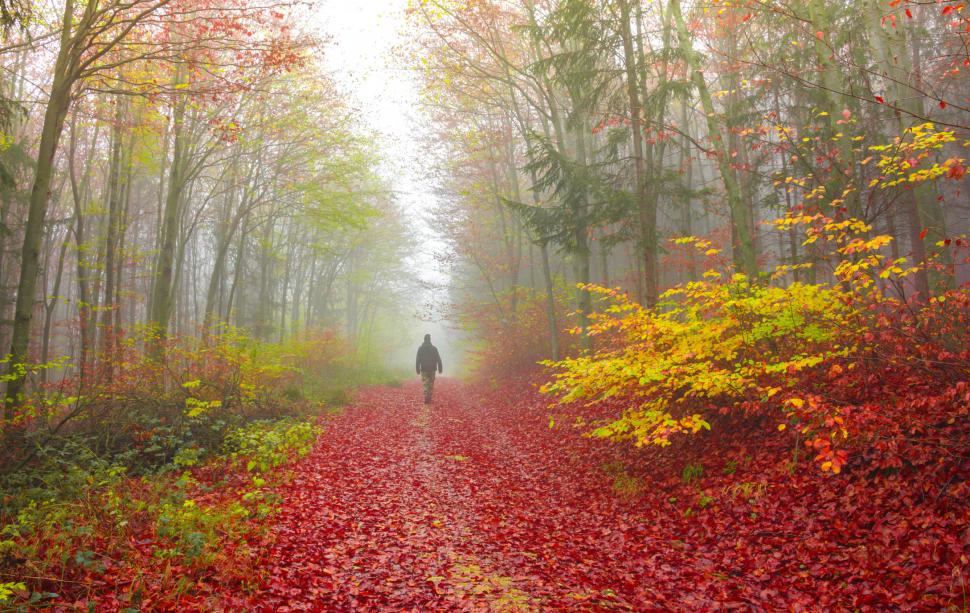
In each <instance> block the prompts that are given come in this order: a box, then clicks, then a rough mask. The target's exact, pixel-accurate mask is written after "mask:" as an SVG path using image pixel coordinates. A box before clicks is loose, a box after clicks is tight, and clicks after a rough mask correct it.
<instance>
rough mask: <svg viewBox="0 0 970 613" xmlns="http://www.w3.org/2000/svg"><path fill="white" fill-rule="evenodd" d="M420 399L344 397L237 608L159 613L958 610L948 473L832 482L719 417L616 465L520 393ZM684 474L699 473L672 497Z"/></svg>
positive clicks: (383, 392) (200, 600)
mask: <svg viewBox="0 0 970 613" xmlns="http://www.w3.org/2000/svg"><path fill="white" fill-rule="evenodd" d="M436 394H437V396H436V405H435V406H434V407H432V408H430V409H425V408H424V407H423V406H422V405H421V404H420V402H419V400H420V399H419V391H418V389H417V387H416V386H415V385H409V386H406V387H405V388H403V389H401V388H398V389H391V388H375V389H370V390H365V391H364V392H363V393H361V395H360V398H359V401H358V403H357V405H356V406H354V407H350V408H348V409H347V410H346V411H345V412H344V413H343V414H342V415H340V416H339V417H337V418H335V419H334V420H333V421H332V422H331V423H330V424H328V426H327V431H326V433H325V434H324V435H323V437H322V438H321V439H320V442H319V444H318V446H317V448H316V449H315V450H314V451H313V452H312V453H311V454H310V455H309V456H307V457H306V458H304V459H303V460H302V461H300V462H299V463H297V464H295V465H293V466H292V470H293V473H294V474H293V479H292V480H290V481H289V482H287V483H286V484H284V485H282V486H280V487H279V488H277V490H276V492H275V493H276V494H277V495H278V496H280V498H281V500H282V505H283V508H282V511H281V513H280V514H279V515H277V516H275V517H274V518H272V520H270V521H271V523H272V532H273V534H272V537H271V538H269V539H267V540H266V541H265V542H263V543H262V544H261V545H258V546H257V548H256V550H255V551H254V552H253V553H252V555H253V556H254V557H255V558H256V560H258V563H257V565H258V567H259V571H258V572H257V573H255V574H254V576H253V577H252V580H253V582H254V583H255V585H254V586H253V589H251V590H250V591H244V590H243V586H242V584H241V583H240V582H239V581H238V580H237V579H232V578H231V577H228V576H225V575H223V571H221V570H220V569H212V571H211V572H210V573H209V574H208V575H207V576H206V577H205V578H204V581H202V582H200V583H198V584H196V586H192V587H189V588H188V591H187V593H185V594H183V595H181V596H180V597H179V598H180V601H179V607H178V608H179V610H182V611H187V610H207V611H211V610H220V609H221V610H255V611H321V610H341V611H346V610H360V611H369V610H389V609H390V610H412V611H429V610H488V609H489V608H492V609H494V610H535V609H539V610H571V611H572V610H585V611H591V610H611V609H633V610H640V611H659V610H690V611H712V610H720V609H742V610H752V609H754V610H795V611H820V610H858V611H885V610H904V611H908V610H941V609H946V608H947V607H951V606H952V607H957V608H959V607H960V606H961V603H962V589H963V586H964V576H965V575H966V573H967V572H968V567H967V558H968V557H970V531H968V530H967V528H966V527H967V526H968V525H970V521H968V520H970V511H968V509H967V506H966V504H965V501H966V496H967V494H968V493H970V492H968V486H967V479H968V477H970V466H965V465H964V463H963V462H957V461H956V459H955V458H954V462H953V464H952V465H951V466H950V468H949V470H939V468H938V467H936V466H935V465H930V466H926V467H916V468H910V469H906V470H904V471H900V472H892V471H881V472H876V473H875V474H872V475H867V474H865V473H864V471H854V470H849V471H848V472H843V474H842V475H839V476H830V475H824V474H821V473H820V472H819V471H818V469H817V467H816V466H814V465H813V463H812V462H811V461H810V459H809V458H806V457H805V456H804V454H803V455H802V457H801V458H800V460H799V462H798V463H797V464H794V465H793V464H792V463H791V460H792V454H793V453H794V452H796V451H797V449H799V448H800V447H801V446H800V445H798V444H797V443H796V442H795V441H794V440H793V439H794V434H792V433H790V432H786V433H783V434H781V433H778V432H777V431H776V430H774V428H773V424H769V425H768V426H765V427H756V426H752V425H751V421H750V420H745V419H741V418H738V417H736V416H727V417H724V418H723V419H724V420H725V421H726V422H728V423H720V424H718V427H717V428H716V433H717V435H716V436H714V435H712V434H704V435H699V436H697V437H693V438H690V439H687V440H684V441H679V442H677V443H675V445H674V446H672V447H670V448H667V449H664V450H659V449H649V450H636V449H632V448H630V447H629V446H627V445H623V444H615V445H614V444H604V443H603V442H602V441H598V440H591V439H584V438H581V437H579V436H577V434H576V433H575V432H573V431H572V430H571V429H569V428H568V427H567V428H559V429H550V428H549V427H548V423H549V421H548V416H547V402H548V400H547V399H545V398H540V397H539V396H538V395H537V394H536V393H535V392H534V389H533V388H532V387H531V386H529V385H528V384H527V383H525V382H520V383H513V384H508V385H507V387H505V388H504V389H502V390H500V391H497V392H494V391H488V390H486V389H483V388H476V387H468V386H462V385H460V384H458V383H455V382H452V381H449V380H447V379H445V380H441V381H439V384H438V390H437V392H436ZM604 410H605V409H604ZM732 426H734V427H732ZM688 464H698V465H700V464H702V465H703V474H702V475H701V476H699V477H694V478H692V479H690V480H689V482H686V483H685V480H684V478H683V477H682V475H683V474H684V472H683V469H684V468H685V466H687V465H688ZM621 474H622V475H625V476H626V478H627V479H630V480H632V481H630V483H632V484H633V485H630V486H629V487H627V488H626V489H625V490H624V491H625V492H626V495H622V496H621V495H618V493H617V491H615V490H617V484H618V483H619V475H621ZM708 498H709V501H708V502H707V503H706V504H704V505H703V506H702V504H701V500H706V499H708ZM153 572H157V568H156V569H155V570H154V571H153ZM170 572H171V571H170ZM175 572H177V571H175ZM106 589H109V588H106ZM146 597H147V598H149V603H150V606H146V607H144V608H145V609H148V608H151V607H152V606H156V604H155V603H157V608H165V607H166V606H169V607H170V606H171V605H166V604H165V602H171V599H170V598H169V599H168V600H167V601H165V600H161V599H160V597H153V596H152V595H150V594H149V595H146ZM118 606H119V603H117V602H116V601H112V597H111V596H106V599H105V600H102V606H99V610H111V609H112V608H117V607H118Z"/></svg>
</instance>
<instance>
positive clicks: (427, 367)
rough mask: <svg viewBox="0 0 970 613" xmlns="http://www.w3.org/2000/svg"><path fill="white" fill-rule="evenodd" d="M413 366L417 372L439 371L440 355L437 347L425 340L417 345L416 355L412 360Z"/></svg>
mask: <svg viewBox="0 0 970 613" xmlns="http://www.w3.org/2000/svg"><path fill="white" fill-rule="evenodd" d="M414 368H415V370H417V371H418V372H419V373H422V372H434V371H435V370H437V371H438V372H441V356H440V355H438V348H437V347H435V346H434V345H432V344H431V343H428V342H425V343H423V344H422V345H421V346H420V347H418V357H417V358H416V359H415V360H414Z"/></svg>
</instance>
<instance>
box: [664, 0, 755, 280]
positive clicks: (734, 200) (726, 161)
mask: <svg viewBox="0 0 970 613" xmlns="http://www.w3.org/2000/svg"><path fill="white" fill-rule="evenodd" d="M670 11H671V15H672V17H673V19H674V21H675V23H676V25H677V36H678V38H679V39H680V45H681V49H682V51H683V54H684V57H685V58H687V64H688V67H689V69H690V72H691V82H692V83H693V85H694V89H696V90H697V93H698V95H699V96H700V99H701V108H702V110H703V112H704V115H705V117H706V119H707V131H708V135H709V137H710V139H711V144H712V146H713V147H714V150H715V152H716V154H717V163H718V168H719V170H720V173H721V180H722V181H723V183H724V190H725V192H726V196H727V200H728V205H729V207H730V209H731V222H732V227H733V229H734V231H735V232H736V234H737V241H736V242H735V245H733V247H734V248H733V249H732V253H733V258H734V267H735V268H736V269H737V270H738V271H739V272H742V273H744V274H745V275H747V276H748V277H749V278H751V279H754V278H755V277H756V276H757V274H758V260H757V254H756V252H755V245H754V236H752V234H751V221H750V215H749V213H750V211H749V210H748V207H747V206H746V204H745V202H744V199H743V198H742V195H741V188H740V186H739V185H738V180H737V176H736V175H735V173H734V169H733V168H731V156H730V151H729V150H728V147H727V143H726V140H725V137H724V134H723V131H722V129H721V126H720V125H719V124H718V121H717V115H716V113H715V110H714V101H713V99H712V98H711V93H710V90H709V89H708V88H707V82H706V81H705V80H704V73H703V72H702V71H701V65H700V60H699V59H698V56H697V52H696V51H695V50H694V48H693V45H692V40H691V35H690V31H689V30H688V29H687V23H686V22H685V21H684V16H683V14H682V13H681V10H680V0H670Z"/></svg>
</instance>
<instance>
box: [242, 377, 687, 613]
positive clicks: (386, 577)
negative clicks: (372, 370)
mask: <svg viewBox="0 0 970 613" xmlns="http://www.w3.org/2000/svg"><path fill="white" fill-rule="evenodd" d="M523 410H525V409H523ZM542 419H544V415H523V414H521V412H520V413H518V414H510V411H509V407H507V406H502V405H495V406H483V405H481V404H479V403H478V402H476V401H475V400H474V399H472V398H470V397H469V389H468V388H466V387H464V386H462V385H461V384H459V383H456V382H454V381H449V380H447V379H445V380H439V383H438V389H437V395H436V398H435V404H434V405H433V406H431V407H425V406H424V405H423V404H421V402H420V392H419V390H418V389H417V387H416V386H414V385H408V386H405V387H403V388H377V389H372V390H368V391H366V392H364V393H363V394H362V396H361V398H360V399H359V400H358V402H357V404H356V405H355V406H354V407H351V408H349V409H348V410H346V411H345V412H344V413H343V414H342V415H341V416H340V417H338V418H337V419H335V420H334V421H333V422H332V423H331V424H330V425H329V426H328V427H327V431H326V433H325V434H324V436H323V439H322V441H321V444H320V445H319V446H318V448H317V449H316V450H315V451H314V452H313V453H312V454H311V455H310V456H308V457H307V458H306V459H305V460H304V461H303V462H301V463H300V464H299V465H298V466H297V469H296V470H297V477H296V479H295V480H294V481H292V482H291V483H290V484H289V485H288V486H286V488H285V489H284V490H282V491H280V492H279V493H280V495H281V496H283V499H284V510H283V513H282V514H281V515H280V516H278V517H277V518H276V519H277V522H278V525H277V528H276V531H277V538H276V541H275V545H274V547H273V550H272V552H271V553H270V558H271V559H273V560H275V561H276V566H275V567H274V568H272V569H271V572H272V578H271V580H270V582H269V589H268V591H265V592H263V593H262V594H261V595H260V600H259V601H258V602H257V603H254V604H256V605H257V606H259V607H260V608H263V609H265V610H322V609H338V610H381V609H397V610H400V609H412V608H413V609H414V610H422V611H426V610H429V609H435V610H460V609H465V610H497V611H529V610H540V609H548V608H569V609H576V608H579V609H618V610H623V609H631V608H636V609H638V610H643V608H644V605H646V604H648V603H653V604H659V602H660V599H659V598H658V597H657V595H655V594H652V590H651V585H652V584H654V583H655V582H656V581H658V580H661V577H658V576H656V575H657V573H655V572H650V573H647V572H646V570H645V569H646V568H648V566H645V565H643V564H642V561H643V556H644V553H645V552H644V548H645V546H647V545H649V544H650V542H651V539H650V537H649V535H647V534H645V530H644V528H643V526H642V525H641V524H639V523H637V522H631V521H630V518H628V517H627V516H626V513H625V512H624V510H623V509H621V508H620V507H619V506H618V503H617V502H616V500H615V496H611V495H609V488H608V487H607V488H606V491H604V483H607V484H608V482H609V481H608V480H607V479H604V476H603V474H602V473H599V474H596V471H588V470H583V469H582V467H580V466H576V464H577V462H578V459H579V458H578V456H576V455H573V456H572V458H571V457H570V456H569V454H568V453H563V452H562V450H561V449H560V452H561V453H556V449H557V448H556V447H555V446H552V445H550V443H551V442H553V441H554V440H555V437H557V436H558V437H560V440H561V436H562V434H561V433H560V434H558V435H556V434H554V433H550V432H549V431H548V428H546V427H544V426H543V427H523V425H524V424H526V425H530V424H531V425H533V426H534V425H538V424H539V423H540V422H541V421H542ZM534 422H535V423H534ZM584 477H585V478H584ZM591 528H595V534H593V536H592V538H590V529H591ZM674 554H675V557H677V556H676V552H674ZM637 560H639V561H640V563H637V562H636V561H637ZM660 574H662V572H661V573H660ZM287 607H288V609H287Z"/></svg>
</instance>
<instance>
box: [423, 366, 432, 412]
mask: <svg viewBox="0 0 970 613" xmlns="http://www.w3.org/2000/svg"><path fill="white" fill-rule="evenodd" d="M421 383H422V384H423V385H424V403H425V404H431V394H432V393H434V371H431V372H423V373H421Z"/></svg>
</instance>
